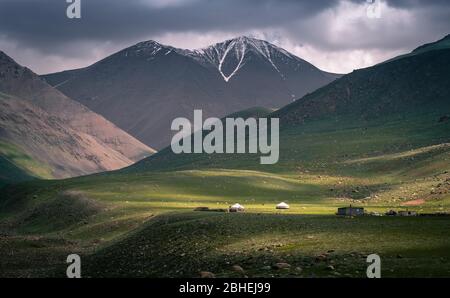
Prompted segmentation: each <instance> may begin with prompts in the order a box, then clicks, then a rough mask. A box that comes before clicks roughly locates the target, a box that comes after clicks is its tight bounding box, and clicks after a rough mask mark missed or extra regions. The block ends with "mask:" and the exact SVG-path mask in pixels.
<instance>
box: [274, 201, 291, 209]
mask: <svg viewBox="0 0 450 298" xmlns="http://www.w3.org/2000/svg"><path fill="white" fill-rule="evenodd" d="M276 208H277V209H289V208H290V207H289V205H288V204H286V203H285V202H281V203H280V204H278V205H277V206H276Z"/></svg>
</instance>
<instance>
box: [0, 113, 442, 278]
mask: <svg viewBox="0 0 450 298" xmlns="http://www.w3.org/2000/svg"><path fill="white" fill-rule="evenodd" d="M437 116H438V115H434V114H424V115H421V117H416V118H414V121H412V120H411V121H408V120H407V119H389V121H386V119H384V121H383V122H381V121H380V122H371V123H368V125H366V126H364V127H363V128H362V127H361V126H353V125H352V122H351V121H348V122H347V121H346V120H345V119H333V121H330V120H329V119H328V120H323V121H321V122H315V123H314V124H311V125H308V124H305V125H302V126H300V127H285V128H283V133H282V137H281V139H280V145H281V148H280V161H279V163H278V164H276V165H274V166H261V165H259V157H258V156H250V155H231V156H227V155H202V154H198V155H184V156H174V155H173V154H171V153H170V152H168V151H167V150H166V151H163V152H160V154H158V155H157V156H155V157H154V158H153V157H152V158H150V159H149V160H145V161H142V162H140V163H138V164H137V165H135V166H133V167H131V168H128V169H124V170H121V171H118V172H113V173H105V174H99V175H92V176H87V177H80V178H75V179H67V180H47V181H45V180H43V181H31V182H27V183H23V184H19V185H13V186H10V187H6V188H3V189H2V190H0V193H1V197H2V199H1V200H0V234H1V237H0V239H1V240H0V253H1V257H0V259H1V261H2V270H1V272H0V275H2V276H21V277H24V276H38V277H42V276H62V277H63V276H64V275H65V266H66V264H65V258H66V256H67V255H68V254H69V253H79V254H80V255H81V256H82V264H83V265H82V266H83V267H82V268H83V269H82V272H83V273H82V274H83V275H84V276H86V277H96V276H100V277H102V276H114V277H133V276H138V277H197V276H199V272H200V271H209V272H213V273H214V274H215V275H216V276H218V277H229V276H232V277H239V276H240V277H243V276H249V277H260V276H263V277H272V276H273V277H287V276H289V277H364V276H365V270H366V269H365V268H366V267H367V264H366V263H365V257H366V256H367V255H368V254H371V253H377V254H379V255H380V256H381V258H382V275H383V276H385V277H404V276H411V277H429V276H438V277H443V276H446V277H449V276H450V233H449V232H448V231H450V218H449V217H411V218H407V217H385V216H383V217H377V216H368V217H360V218H340V217H337V216H336V215H335V212H336V209H337V208H338V207H341V206H348V205H350V204H352V205H354V206H361V207H364V208H365V209H366V210H367V211H368V212H378V213H384V212H386V211H388V210H390V209H395V210H414V211H418V212H421V213H432V212H449V211H450V192H449V190H450V174H449V172H448V170H449V168H450V167H449V165H450V159H449V158H450V144H449V143H450V138H449V137H450V134H449V132H450V123H449V122H446V123H439V122H438V121H437V119H438V117H437ZM282 201H284V202H286V203H288V204H289V205H290V206H291V208H290V209H289V210H284V211H280V210H276V209H275V205H276V204H278V203H279V202H282ZM234 203H240V204H242V205H244V206H245V207H246V212H245V213H244V214H232V213H219V212H195V211H193V209H194V208H196V207H200V206H205V207H210V208H227V207H228V206H230V205H232V204H234ZM277 263H287V264H289V266H288V268H285V269H277V266H276V265H275V264H277ZM233 265H239V266H240V267H242V269H243V271H242V270H237V269H236V267H235V268H234V269H233V267H232V266H233Z"/></svg>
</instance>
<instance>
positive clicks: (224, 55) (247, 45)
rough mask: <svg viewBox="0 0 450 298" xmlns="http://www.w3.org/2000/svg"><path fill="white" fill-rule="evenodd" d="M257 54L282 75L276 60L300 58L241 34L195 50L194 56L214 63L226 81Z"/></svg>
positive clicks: (265, 42)
mask: <svg viewBox="0 0 450 298" xmlns="http://www.w3.org/2000/svg"><path fill="white" fill-rule="evenodd" d="M250 55H256V56H257V57H259V58H261V59H262V60H263V61H266V62H268V63H269V64H270V65H271V66H272V67H273V69H274V70H275V71H277V72H278V73H279V74H280V76H281V77H283V74H282V73H281V72H280V70H279V67H278V66H277V64H276V62H275V60H279V58H282V59H284V60H286V59H289V60H292V59H294V60H300V59H299V58H297V57H295V56H293V55H291V54H290V53H288V52H287V51H285V50H283V49H281V48H279V47H277V46H275V45H273V44H271V43H269V42H267V41H264V40H260V39H256V38H251V37H247V36H240V37H237V38H234V39H229V40H226V41H224V42H221V43H217V44H215V45H213V46H210V47H207V48H204V49H200V50H195V51H194V53H193V56H194V57H196V58H197V59H200V60H206V61H208V62H209V63H211V64H213V65H214V66H215V67H216V68H217V70H218V71H219V73H220V74H221V76H222V77H223V79H224V80H225V82H228V81H229V80H230V79H231V78H232V77H233V76H234V75H236V73H238V72H239V70H241V69H242V68H243V67H244V66H245V64H246V63H247V57H249V56H250Z"/></svg>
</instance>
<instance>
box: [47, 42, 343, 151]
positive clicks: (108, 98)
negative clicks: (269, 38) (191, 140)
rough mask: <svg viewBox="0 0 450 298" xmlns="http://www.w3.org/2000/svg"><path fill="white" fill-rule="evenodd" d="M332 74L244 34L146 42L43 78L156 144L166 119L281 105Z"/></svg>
mask: <svg viewBox="0 0 450 298" xmlns="http://www.w3.org/2000/svg"><path fill="white" fill-rule="evenodd" d="M338 77H339V75H337V74H332V73H327V72H324V71H321V70H320V69H318V68H316V67H315V66H313V65H312V64H310V63H308V62H306V61H305V60H302V59H300V58H299V57H297V56H295V55H293V54H291V53H289V52H287V51H285V50H283V49H281V48H279V47H277V46H275V45H273V44H270V43H268V42H266V41H263V40H258V39H254V38H249V37H238V38H235V39H231V40H227V41H224V42H222V43H218V44H215V45H213V46H210V47H207V48H205V49H201V50H194V51H191V50H184V49H177V48H174V47H170V46H165V45H161V44H159V43H157V42H155V41H146V42H141V43H138V44H136V45H134V46H132V47H129V48H127V49H124V50H122V51H120V52H118V53H116V54H114V55H111V56H110V57H107V58H105V59H103V60H101V61H99V62H97V63H95V64H93V65H91V66H89V67H87V68H83V69H77V70H72V71H65V72H61V73H55V74H49V75H44V76H43V78H45V80H46V81H47V82H48V83H50V84H51V85H53V86H54V87H56V88H57V89H59V90H60V91H61V92H63V93H64V94H66V95H67V96H69V97H71V98H73V99H75V100H77V101H79V102H80V103H82V104H83V105H86V106H87V107H89V108H90V109H92V110H93V111H95V112H97V113H99V114H101V115H103V116H104V117H106V118H107V119H108V120H110V121H112V122H113V123H115V124H116V125H117V126H119V127H120V128H122V129H124V130H125V131H127V132H128V133H130V134H131V135H133V136H135V137H136V138H138V139H139V140H141V141H142V142H144V143H146V144H147V145H150V146H152V147H155V148H157V149H160V148H163V147H165V146H167V145H168V144H169V143H170V139H171V135H172V133H171V131H170V124H171V121H172V120H173V119H175V118H176V117H180V116H183V117H188V118H191V117H192V114H193V110H194V109H203V111H204V115H205V116H217V117H222V116H225V115H227V114H230V113H233V112H237V111H240V110H243V109H247V108H251V107H255V106H260V107H265V108H280V107H282V106H284V105H286V104H288V103H290V102H292V101H293V100H294V99H296V98H299V97H302V96H303V95H305V94H307V93H308V92H312V91H314V90H315V89H317V88H319V87H321V86H324V85H326V84H328V83H329V82H331V81H333V80H335V79H336V78H338Z"/></svg>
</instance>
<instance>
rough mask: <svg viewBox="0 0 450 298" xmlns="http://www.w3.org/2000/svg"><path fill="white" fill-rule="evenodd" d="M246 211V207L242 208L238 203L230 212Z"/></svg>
mask: <svg viewBox="0 0 450 298" xmlns="http://www.w3.org/2000/svg"><path fill="white" fill-rule="evenodd" d="M244 210H245V208H244V206H242V205H241V204H239V203H236V204H234V205H233V206H231V207H230V212H240V211H244Z"/></svg>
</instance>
